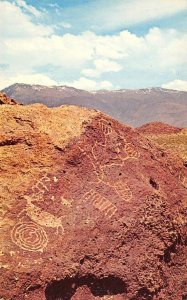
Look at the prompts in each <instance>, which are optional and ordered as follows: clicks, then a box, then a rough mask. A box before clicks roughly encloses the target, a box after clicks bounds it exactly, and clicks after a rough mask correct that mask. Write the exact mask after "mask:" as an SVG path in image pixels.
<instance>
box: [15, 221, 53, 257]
mask: <svg viewBox="0 0 187 300" xmlns="http://www.w3.org/2000/svg"><path fill="white" fill-rule="evenodd" d="M11 238H12V242H13V243H14V244H16V245H17V246H18V247H20V248H21V249H23V250H27V251H41V252H42V251H43V249H44V248H45V247H46V246H47V243H48V238H47V234H46V232H45V230H44V229H43V228H42V227H41V226H39V225H37V224H36V223H34V222H23V223H17V224H16V225H15V226H14V228H13V229H12V232H11Z"/></svg>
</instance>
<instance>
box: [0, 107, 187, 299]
mask: <svg viewBox="0 0 187 300" xmlns="http://www.w3.org/2000/svg"><path fill="white" fill-rule="evenodd" d="M7 120H8V122H7ZM0 170H1V176H0V189H1V190H0V197H1V207H0V231H1V233H0V247H1V248H0V265H1V271H0V272H1V273H0V298H1V299H5V300H8V299H9V300H27V299H29V300H30V299H32V300H38V299H41V300H59V299H61V300H62V299H63V300H109V299H110V300H111V299H112V300H143V299H145V300H147V299H152V300H159V299H167V300H174V299H175V300H181V299H186V297H187V260H186V257H187V247H186V246H187V231H186V223H187V186H186V185H185V184H184V179H185V178H186V177H187V174H186V168H185V167H184V165H183V162H182V160H181V159H180V158H178V157H177V156H174V155H171V154H170V153H169V152H167V151H166V152H164V151H163V150H162V149H160V148H158V147H157V146H155V145H154V144H153V143H152V142H151V141H150V140H148V139H147V138H145V137H144V136H143V135H142V134H139V133H138V132H137V130H134V129H132V128H131V127H129V126H126V125H122V124H120V123H118V122H117V121H115V120H114V119H112V118H110V117H108V116H106V115H104V114H102V113H100V112H97V111H93V110H88V109H85V108H79V107H75V106H68V107H67V106H64V107H59V108H47V107H46V106H44V105H41V104H35V105H28V106H8V105H2V106H0Z"/></svg>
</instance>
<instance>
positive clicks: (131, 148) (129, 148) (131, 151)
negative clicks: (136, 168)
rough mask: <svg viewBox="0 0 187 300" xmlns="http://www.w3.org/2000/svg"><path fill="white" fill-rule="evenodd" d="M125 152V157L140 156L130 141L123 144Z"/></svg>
mask: <svg viewBox="0 0 187 300" xmlns="http://www.w3.org/2000/svg"><path fill="white" fill-rule="evenodd" d="M125 152H126V154H127V158H133V159H138V158H139V157H140V153H139V152H138V151H137V150H136V149H135V148H134V146H133V145H132V144H131V143H127V144H126V145H125ZM127 158H125V159H127Z"/></svg>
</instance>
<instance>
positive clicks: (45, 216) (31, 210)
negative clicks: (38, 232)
mask: <svg viewBox="0 0 187 300" xmlns="http://www.w3.org/2000/svg"><path fill="white" fill-rule="evenodd" d="M24 198H25V200H26V201H27V205H26V208H25V210H23V211H22V212H21V214H22V213H23V212H24V211H26V215H27V216H28V217H30V219H31V220H32V221H34V222H36V223H37V224H39V225H41V226H45V227H51V228H56V230H57V231H56V234H58V231H59V228H61V231H62V233H64V228H63V226H62V220H61V218H57V217H55V216H54V215H53V214H51V213H49V212H47V211H44V210H43V209H41V208H39V207H38V206H36V205H34V204H33V203H32V200H33V199H32V197H30V196H24Z"/></svg>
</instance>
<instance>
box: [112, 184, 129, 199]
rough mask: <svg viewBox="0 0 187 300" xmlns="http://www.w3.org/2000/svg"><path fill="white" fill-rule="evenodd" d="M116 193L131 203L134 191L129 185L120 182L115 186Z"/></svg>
mask: <svg viewBox="0 0 187 300" xmlns="http://www.w3.org/2000/svg"><path fill="white" fill-rule="evenodd" d="M114 188H115V191H116V193H117V194H118V195H119V196H120V197H121V198H122V199H123V200H125V201H127V202H129V201H131V199H132V191H131V189H130V187H129V186H128V185H127V183H125V182H122V181H118V182H116V183H115V184H114Z"/></svg>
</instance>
